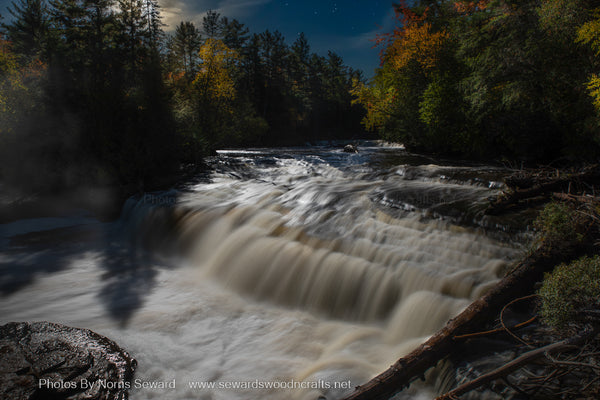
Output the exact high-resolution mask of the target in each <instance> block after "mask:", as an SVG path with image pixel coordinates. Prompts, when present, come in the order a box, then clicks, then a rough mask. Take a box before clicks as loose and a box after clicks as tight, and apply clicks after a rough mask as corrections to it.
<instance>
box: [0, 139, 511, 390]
mask: <svg viewBox="0 0 600 400" xmlns="http://www.w3.org/2000/svg"><path fill="white" fill-rule="evenodd" d="M382 160H384V161H385V163H384V162H383V161H382ZM209 162H210V165H211V166H212V173H211V175H210V179H209V180H208V181H201V182H196V183H190V184H188V185H187V186H185V187H183V188H180V190H178V191H171V192H168V193H153V194H146V195H143V196H139V197H137V198H131V199H129V200H128V201H127V203H126V204H125V206H124V208H123V211H122V216H121V219H120V220H119V221H118V222H116V223H113V224H109V225H102V224H99V225H98V226H91V227H87V228H85V229H98V230H101V231H106V232H105V234H104V235H99V236H101V237H104V238H108V239H105V240H107V241H109V242H110V243H112V244H111V246H113V247H111V250H110V251H106V249H103V248H102V247H103V246H104V245H103V246H97V245H87V246H88V247H85V246H83V245H77V246H75V245H70V244H68V243H67V244H65V245H64V246H63V247H64V248H61V249H60V251H61V252H63V253H64V252H66V253H67V255H66V256H65V255H63V253H60V257H61V258H60V260H61V262H62V264H61V265H63V267H61V269H60V270H59V271H58V272H56V273H50V272H47V273H40V274H38V275H36V276H35V279H32V280H31V282H30V283H29V284H28V285H29V286H25V287H24V288H23V289H20V290H18V291H16V292H15V293H14V294H11V295H10V296H9V297H5V298H3V299H2V302H1V303H0V315H4V317H3V318H2V319H3V320H6V321H8V320H10V319H51V320H57V321H58V322H65V323H70V324H73V325H79V326H85V327H88V328H92V329H96V330H98V331H100V332H101V333H103V334H106V335H108V336H110V337H112V338H114V339H115V340H117V341H118V342H120V343H121V344H122V345H123V346H124V347H125V348H127V349H128V350H129V351H130V352H131V353H132V354H133V355H134V356H135V357H137V358H138V361H139V365H140V369H139V376H140V377H142V378H143V379H146V380H168V379H174V378H176V379H177V382H178V385H177V389H176V390H175V391H173V392H169V393H162V392H157V391H152V390H151V389H144V388H141V389H137V390H132V392H131V397H132V398H133V399H146V398H173V399H185V398H198V397H200V398H205V397H206V398H215V399H283V398H297V399H317V398H319V396H325V397H326V398H328V399H334V398H337V397H339V396H341V395H343V394H345V393H348V392H349V391H351V390H352V388H353V387H354V386H356V385H359V384H362V383H364V382H366V381H367V380H368V379H369V378H370V377H372V376H373V375H376V374H377V373H379V372H381V371H383V370H384V369H386V368H387V367H388V366H389V365H390V364H391V363H393V362H394V361H395V360H396V359H397V358H399V357H401V356H402V355H404V354H406V353H407V352H409V351H410V350H411V349H413V348H414V347H415V346H417V345H418V344H419V343H422V342H423V341H424V340H426V339H427V337H428V336H429V335H431V334H433V333H434V332H435V331H436V330H438V329H439V328H440V327H442V326H443V325H444V324H445V323H446V321H448V319H450V318H452V317H454V316H455V315H456V314H458V313H459V312H460V311H461V310H462V309H464V308H465V307H466V306H467V305H468V304H469V303H470V302H471V301H472V300H473V299H475V298H477V297H478V296H480V295H481V294H482V293H483V292H484V291H485V290H487V289H488V288H489V287H490V286H491V285H493V284H494V283H495V282H496V281H497V280H498V279H500V277H501V276H502V274H503V273H504V271H505V270H506V268H507V267H508V265H509V264H510V262H511V260H513V259H514V258H515V257H516V254H517V252H518V251H519V250H518V249H517V248H516V247H515V245H514V244H513V243H512V242H511V240H510V237H509V236H506V237H505V240H498V239H497V237H496V236H494V235H489V234H486V232H485V231H484V230H483V228H482V227H486V226H493V225H494V224H495V223H497V221H488V220H485V218H486V217H484V216H482V215H481V214H480V210H481V207H482V205H484V204H485V202H486V197H487V196H490V195H491V194H494V193H495V191H497V190H498V189H497V187H498V185H497V182H498V181H500V180H501V177H500V176H501V174H502V173H503V172H502V171H500V170H496V169H494V168H493V167H485V166H484V167H480V168H474V169H470V170H469V171H472V174H473V176H469V175H468V173H467V171H466V169H465V167H461V166H449V165H445V166H437V165H435V164H432V163H431V160H429V159H427V160H426V163H425V162H423V160H422V159H421V158H419V157H416V156H413V155H408V154H406V152H405V151H404V150H403V149H401V148H386V147H373V148H361V150H360V152H359V153H357V154H346V153H342V152H341V150H336V149H333V150H332V149H322V148H316V149H284V150H277V151H274V150H260V149H256V150H254V151H227V152H221V154H220V155H219V156H216V157H215V158H213V159H211V160H209ZM403 163H405V164H403ZM408 163H413V164H411V165H409V164H408ZM399 165H400V166H399ZM407 171H408V172H407ZM492 183H494V184H492ZM432 209H435V210H436V213H435V214H433V213H431V212H430V211H431V210H432ZM444 212H445V213H446V214H443V213H444ZM459 214H460V215H461V218H458V219H457V218H456V216H457V215H459ZM465 216H467V217H468V218H471V219H473V221H475V222H473V223H466V224H462V225H457V221H459V220H460V221H464V220H465V218H466V217H465ZM480 221H483V222H484V223H481V224H479V225H477V223H479V222H480ZM82 229H84V228H82ZM115 243H116V244H115ZM125 243H128V244H129V245H127V246H125ZM82 246H83V247H82ZM99 247H100V249H99ZM26 251H30V252H31V251H33V250H32V249H24V250H23V249H17V248H15V249H14V250H13V253H14V254H13V255H12V257H13V258H11V260H17V259H19V254H21V253H19V252H26ZM53 251H54V252H56V258H57V259H58V256H59V253H58V252H59V249H56V250H47V251H46V253H44V254H41V255H40V257H39V260H37V259H32V257H33V256H30V257H29V258H30V260H29V261H22V263H26V264H27V265H37V264H36V263H38V264H39V265H42V264H43V263H44V262H46V261H47V257H49V255H48V254H50V256H52V257H54V256H53V255H52V254H54V253H52V252H53ZM30 254H31V253H30ZM121 254H124V255H125V256H123V257H121V256H120V255H121ZM44 257H46V258H44ZM34 258H35V257H34ZM23 260H25V259H23ZM45 260H46V261H45ZM11 262H13V261H11ZM15 268H17V267H15ZM20 268H21V267H20ZM65 282H69V285H68V286H67V287H65V285H64V283H65ZM82 288H85V289H84V290H83V289H82ZM75 304H76V305H75ZM125 311H126V312H125ZM197 381H206V382H240V381H244V382H261V384H262V383H266V382H274V381H278V382H288V383H289V382H312V383H313V384H315V385H317V383H319V382H326V383H327V385H329V386H327V385H324V386H323V385H321V386H319V387H308V386H307V387H302V388H296V389H289V390H288V389H286V390H277V389H268V388H262V389H256V388H254V389H253V388H245V389H239V390H230V389H223V390H220V389H217V388H212V389H211V388H206V389H203V391H199V390H198V389H197V388H193V387H190V386H189V383H190V382H197ZM345 381H349V382H351V387H339V388H338V387H334V383H335V382H345ZM317 386H318V385H317ZM432 391H433V386H432V385H429V384H425V386H419V385H416V386H415V387H414V388H412V389H411V390H410V391H408V392H407V393H406V394H404V395H402V396H404V397H406V398H419V396H424V398H427V397H428V396H429V398H430V397H432V396H433V392H432ZM203 396H204V397H203Z"/></svg>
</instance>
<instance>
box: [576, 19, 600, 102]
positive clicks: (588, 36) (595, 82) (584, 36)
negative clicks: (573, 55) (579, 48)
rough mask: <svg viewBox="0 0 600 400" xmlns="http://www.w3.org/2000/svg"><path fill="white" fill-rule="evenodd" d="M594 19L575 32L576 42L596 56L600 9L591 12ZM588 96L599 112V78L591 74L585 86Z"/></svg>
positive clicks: (598, 39)
mask: <svg viewBox="0 0 600 400" xmlns="http://www.w3.org/2000/svg"><path fill="white" fill-rule="evenodd" d="M593 16H594V19H593V20H591V21H589V22H586V23H585V24H583V25H582V26H581V27H579V29H578V30H577V39H576V40H577V42H580V43H586V44H588V45H590V46H591V47H592V49H593V50H594V51H595V52H596V55H597V56H598V55H600V8H597V9H595V10H594V12H593ZM587 89H588V90H589V91H590V96H592V98H593V99H594V106H595V107H596V110H598V111H600V77H598V75H597V74H593V75H592V76H591V77H590V80H589V81H588V84H587Z"/></svg>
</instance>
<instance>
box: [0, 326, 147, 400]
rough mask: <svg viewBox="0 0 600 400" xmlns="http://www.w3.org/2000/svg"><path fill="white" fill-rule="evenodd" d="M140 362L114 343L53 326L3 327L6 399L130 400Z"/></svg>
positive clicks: (1, 391) (1, 393)
mask: <svg viewBox="0 0 600 400" xmlns="http://www.w3.org/2000/svg"><path fill="white" fill-rule="evenodd" d="M136 365H137V362H136V361H135V359H133V358H132V357H131V356H130V355H129V354H128V353H127V352H126V351H125V350H123V349H121V348H120V347H119V346H118V345H117V344H116V343H115V342H113V341H112V340H110V339H108V338H106V337H104V336H101V335H99V334H97V333H95V332H92V331H90V330H87V329H78V328H72V327H69V326H64V325H60V324H55V323H51V322H33V323H29V322H11V323H8V324H6V325H3V326H0V398H2V399H12V400H21V399H23V400H36V399H44V400H54V399H69V400H83V399H86V400H124V399H127V397H128V392H127V389H128V388H129V387H130V386H131V379H132V378H133V373H134V371H135V368H136Z"/></svg>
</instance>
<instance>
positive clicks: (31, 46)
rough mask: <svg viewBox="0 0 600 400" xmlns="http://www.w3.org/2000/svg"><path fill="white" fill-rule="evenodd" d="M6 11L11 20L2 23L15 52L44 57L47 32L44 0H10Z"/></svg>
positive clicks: (31, 56) (46, 13) (46, 11)
mask: <svg viewBox="0 0 600 400" xmlns="http://www.w3.org/2000/svg"><path fill="white" fill-rule="evenodd" d="M8 12H9V13H10V14H11V15H12V16H13V21H12V22H11V23H10V24H8V25H4V24H3V28H4V29H5V30H6V34H7V37H8V39H9V40H10V41H11V42H12V43H13V49H14V51H15V52H16V53H17V54H21V55H23V56H26V57H28V58H35V57H39V56H42V57H45V54H44V53H45V52H46V45H47V40H48V34H49V27H50V24H49V20H48V5H47V4H46V1H45V0H19V1H18V2H15V1H13V2H11V5H10V6H9V7H8Z"/></svg>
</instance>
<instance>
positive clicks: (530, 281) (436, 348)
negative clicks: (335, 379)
mask: <svg viewBox="0 0 600 400" xmlns="http://www.w3.org/2000/svg"><path fill="white" fill-rule="evenodd" d="M578 250H580V248H579V247H578V246H576V245H570V246H565V247H563V248H561V249H557V248H548V247H547V246H546V245H542V246H541V247H540V248H538V249H537V251H535V252H534V253H533V254H531V255H529V256H528V257H526V258H525V259H524V260H523V261H521V262H520V263H519V264H518V265H517V266H516V267H515V268H514V269H513V270H512V271H511V272H510V273H509V274H508V275H507V276H506V277H505V278H504V279H503V280H502V281H500V282H499V283H498V285H496V286H495V287H494V288H493V289H492V290H491V291H490V292H489V293H488V294H486V295H484V296H483V297H481V298H479V299H478V300H476V301H474V302H473V303H472V304H471V305H470V306H469V307H467V309H465V310H464V311H463V312H462V313H461V314H459V315H458V316H457V317H456V318H454V319H452V320H450V321H449V322H448V323H447V324H446V326H445V327H444V328H442V329H441V330H440V331H438V332H437V333H436V334H435V335H434V336H432V337H431V338H430V339H429V340H427V341H426V342H425V343H423V344H422V345H421V346H419V347H418V348H417V349H415V350H414V351H413V352H411V353H410V354H408V355H407V356H405V357H403V358H401V359H399V360H398V361H397V362H396V363H395V364H394V365H392V366H391V367H390V368H389V369H388V370H386V371H385V372H383V373H381V374H380V375H378V376H376V377H375V378H373V379H371V380H370V381H369V382H367V383H366V384H364V385H362V386H358V387H357V388H356V390H355V391H354V392H353V393H351V394H350V395H349V396H347V397H346V398H345V400H358V399H369V400H376V399H389V398H390V397H392V396H393V395H394V394H396V393H398V392H400V391H401V390H402V389H404V388H405V387H408V386H409V385H410V383H411V382H412V381H414V380H415V379H417V378H420V377H423V376H424V375H425V372H427V370H428V369H430V368H432V367H434V366H435V365H436V364H437V363H438V362H439V361H441V360H443V359H444V358H445V357H447V356H449V355H451V354H452V353H453V352H454V351H455V350H456V349H457V348H458V346H456V341H457V339H456V338H455V337H460V336H461V335H466V334H469V333H471V332H473V331H476V330H478V329H480V328H481V327H482V326H485V324H486V323H489V322H491V321H492V320H493V319H495V318H496V316H497V315H498V313H499V312H500V311H501V310H502V308H503V307H504V306H505V305H506V304H507V303H509V302H510V301H511V300H513V299H515V298H517V297H521V296H523V295H524V294H529V293H531V291H532V290H533V287H534V285H535V283H536V282H538V281H540V280H541V279H542V278H543V274H544V272H547V271H551V270H552V269H553V268H554V266H555V265H557V264H559V263H561V262H567V261H569V260H571V259H572V258H573V257H574V256H575V255H576V254H578V253H577V252H578Z"/></svg>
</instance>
